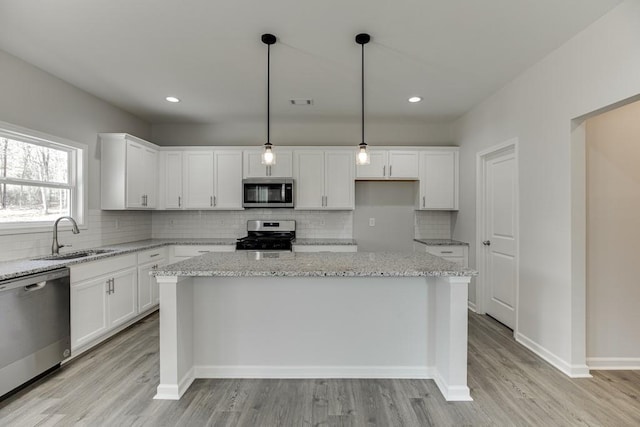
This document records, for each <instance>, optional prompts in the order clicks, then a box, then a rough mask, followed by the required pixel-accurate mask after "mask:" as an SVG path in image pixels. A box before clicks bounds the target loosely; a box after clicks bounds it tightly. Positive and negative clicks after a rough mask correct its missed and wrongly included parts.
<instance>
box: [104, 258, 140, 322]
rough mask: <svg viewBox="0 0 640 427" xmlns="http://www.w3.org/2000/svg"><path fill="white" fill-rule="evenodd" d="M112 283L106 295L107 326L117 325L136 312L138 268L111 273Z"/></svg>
mask: <svg viewBox="0 0 640 427" xmlns="http://www.w3.org/2000/svg"><path fill="white" fill-rule="evenodd" d="M111 278H112V279H113V284H112V285H111V293H110V294H109V295H108V302H107V305H108V306H109V328H113V327H115V326H118V325H120V324H122V323H124V322H126V321H127V320H129V319H131V318H133V317H135V315H136V314H138V304H137V290H138V270H137V268H130V269H128V270H122V271H119V272H117V273H115V274H113V275H111Z"/></svg>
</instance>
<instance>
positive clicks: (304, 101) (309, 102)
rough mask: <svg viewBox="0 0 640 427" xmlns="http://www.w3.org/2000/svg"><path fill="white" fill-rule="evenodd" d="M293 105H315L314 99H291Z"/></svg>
mask: <svg viewBox="0 0 640 427" xmlns="http://www.w3.org/2000/svg"><path fill="white" fill-rule="evenodd" d="M289 102H290V103H291V105H313V99H290V100H289Z"/></svg>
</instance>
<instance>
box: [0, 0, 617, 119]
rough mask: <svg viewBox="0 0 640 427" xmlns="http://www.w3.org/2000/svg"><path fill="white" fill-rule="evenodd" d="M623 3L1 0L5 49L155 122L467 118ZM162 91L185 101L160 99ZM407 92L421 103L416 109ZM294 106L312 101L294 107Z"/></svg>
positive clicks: (559, 0)
mask: <svg viewBox="0 0 640 427" xmlns="http://www.w3.org/2000/svg"><path fill="white" fill-rule="evenodd" d="M618 3H620V1H618V0H482V1H477V0H475V1H474V0H393V1H392V0H388V1H384V0H351V1H345V0H316V1H310V0H269V1H265V0H216V1H213V0H185V1H179V0H88V1H87V0H56V1H37V0H0V49H3V50H5V51H7V52H9V53H11V54H14V55H16V56H18V57H20V58H22V59H24V60H26V61H27V62H30V63H32V64H34V65H36V66H38V67H40V68H42V69H44V70H46V71H48V72H50V73H52V74H54V75H56V76H58V77H60V78H62V79H63V80H65V81H67V82H69V83H71V84H73V85H75V86H77V87H80V88H82V89H84V90H86V91H87V92H90V93H92V94H94V95H96V96H98V97H100V98H102V99H105V100H106V101H108V102H110V103H112V104H114V105H117V106H119V107H121V108H123V109H124V110H127V111H130V112H132V113H134V114H136V115H138V116H140V117H141V118H144V119H146V120H148V121H149V122H152V123H170V122H194V123H195V122H198V123H218V122H222V121H244V120H256V119H260V118H262V117H264V115H265V112H266V108H265V105H266V46H265V45H264V44H262V43H261V41H260V35H261V34H262V33H265V32H272V33H273V34H275V35H276V36H277V37H278V43H276V44H275V45H274V46H273V47H272V50H271V60H272V68H271V70H272V75H271V76H272V77H271V83H272V92H271V94H272V114H273V116H274V117H275V116H278V117H279V118H285V117H286V118H291V119H296V120H297V119H299V120H315V119H318V120H331V119H334V118H337V117H342V118H343V117H345V116H346V117H359V114H360V46H359V45H357V44H356V43H355V41H354V36H355V34H357V33H359V32H368V33H370V34H371V36H372V42H371V43H369V44H368V45H367V46H366V48H365V49H366V50H365V54H366V64H367V68H366V84H367V89H366V95H367V103H366V105H367V114H368V116H367V117H368V118H375V117H381V118H382V117H385V118H399V117H402V118H406V119H419V120H428V121H437V120H449V119H453V118H455V117H458V116H459V115H461V114H462V113H464V112H465V111H466V110H468V109H469V108H471V107H472V106H473V105H475V104H476V103H478V102H480V101H481V100H482V99H483V98H485V97H486V96H488V95H489V94H491V93H492V92H494V91H495V90H496V89H498V88H499V87H501V86H502V85H504V84H506V83H507V82H508V81H510V80H511V79H513V78H514V77H515V76H516V75H518V74H519V73H520V72H522V71H523V70H525V69H526V68H527V67H528V66H530V65H532V64H533V63H535V62H536V61H538V60H539V59H541V58H542V57H543V56H545V55H546V54H547V53H549V52H551V51H552V50H553V49H555V48H557V47H558V46H560V45H561V44H562V43H563V42H565V41H566V40H568V39H569V38H571V37H572V36H573V35H575V34H576V33H577V32H579V31H580V30H581V29H583V28H585V27H586V26H588V25H589V24H590V23H592V22H593V21H595V20H596V19H597V18H599V17H600V16H602V15H603V14H605V13H606V12H607V11H608V10H610V9H611V8H612V7H613V6H615V5H616V4H618ZM167 95H174V96H177V97H179V98H181V99H182V102H180V103H179V104H170V103H168V102H166V101H164V97H165V96H167ZM411 95H421V96H423V97H424V101H423V102H421V103H418V104H409V103H408V102H407V101H406V99H407V98H408V97H409V96H411ZM291 98H313V100H314V105H313V106H310V107H295V106H291V105H289V103H288V100H289V99H291Z"/></svg>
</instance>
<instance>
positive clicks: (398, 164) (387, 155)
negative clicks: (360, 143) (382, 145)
mask: <svg viewBox="0 0 640 427" xmlns="http://www.w3.org/2000/svg"><path fill="white" fill-rule="evenodd" d="M369 155H370V158H371V163H370V164H368V165H358V166H356V179H361V180H366V179H418V178H419V152H418V151H416V150H370V153H369Z"/></svg>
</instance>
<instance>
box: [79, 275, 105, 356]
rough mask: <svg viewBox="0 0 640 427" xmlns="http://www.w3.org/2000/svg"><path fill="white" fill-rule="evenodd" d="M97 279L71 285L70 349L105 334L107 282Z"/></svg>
mask: <svg viewBox="0 0 640 427" xmlns="http://www.w3.org/2000/svg"><path fill="white" fill-rule="evenodd" d="M108 279H109V278H108V277H105V276H103V277H98V278H94V279H90V280H85V281H82V282H78V283H74V284H73V285H71V349H72V350H75V349H76V348H78V347H81V346H82V345H84V344H85V343H88V342H90V341H92V340H93V339H95V338H97V337H99V336H100V335H102V334H104V333H106V332H107V329H108V327H109V326H108V321H107V297H108V295H107V289H108V287H107V280H108Z"/></svg>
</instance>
